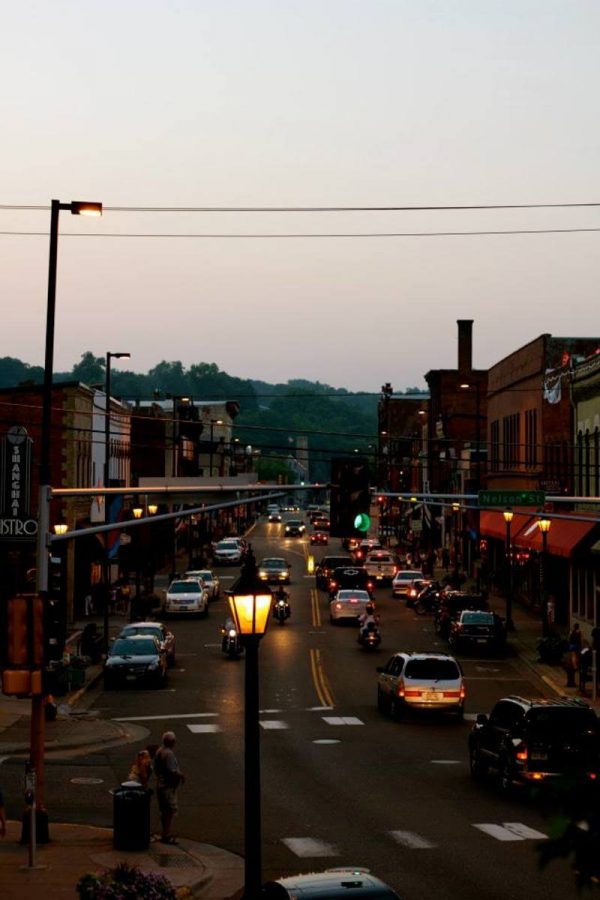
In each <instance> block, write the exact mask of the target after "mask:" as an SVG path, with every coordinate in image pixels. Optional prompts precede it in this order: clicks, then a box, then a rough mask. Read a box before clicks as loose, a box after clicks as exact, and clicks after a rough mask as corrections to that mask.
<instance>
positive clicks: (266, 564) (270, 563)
mask: <svg viewBox="0 0 600 900" xmlns="http://www.w3.org/2000/svg"><path fill="white" fill-rule="evenodd" d="M260 567H261V569H284V568H285V560H284V559H263V561H262V562H261V564H260Z"/></svg>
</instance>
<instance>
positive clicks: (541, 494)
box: [478, 491, 546, 507]
mask: <svg viewBox="0 0 600 900" xmlns="http://www.w3.org/2000/svg"><path fill="white" fill-rule="evenodd" d="M545 502H546V492H545V491H479V494H478V503H479V506H537V507H541V506H543V505H544V503H545Z"/></svg>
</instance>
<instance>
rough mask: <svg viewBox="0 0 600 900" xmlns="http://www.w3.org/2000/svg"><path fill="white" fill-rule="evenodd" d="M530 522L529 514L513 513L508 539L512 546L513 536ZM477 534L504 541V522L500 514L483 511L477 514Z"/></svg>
mask: <svg viewBox="0 0 600 900" xmlns="http://www.w3.org/2000/svg"><path fill="white" fill-rule="evenodd" d="M530 520H531V515H530V514H529V513H518V512H516V513H514V515H513V520H512V522H511V523H510V539H511V543H513V544H514V542H515V541H514V536H515V535H516V534H517V532H518V531H520V529H521V528H524V527H525V525H527V523H528V522H529V521H530ZM479 533H480V534H481V535H482V536H483V537H491V538H497V540H499V541H506V522H505V521H504V515H503V514H502V512H493V511H492V510H488V509H484V510H482V511H481V512H480V513H479Z"/></svg>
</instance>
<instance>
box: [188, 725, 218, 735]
mask: <svg viewBox="0 0 600 900" xmlns="http://www.w3.org/2000/svg"><path fill="white" fill-rule="evenodd" d="M187 727H188V728H189V730H190V731H191V732H192V734H216V733H217V731H220V730H221V729H220V728H219V726H218V725H188V726H187Z"/></svg>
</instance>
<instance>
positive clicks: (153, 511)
mask: <svg viewBox="0 0 600 900" xmlns="http://www.w3.org/2000/svg"><path fill="white" fill-rule="evenodd" d="M157 512H158V506H157V505H156V503H149V504H148V515H149V516H155V515H156V513H157Z"/></svg>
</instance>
